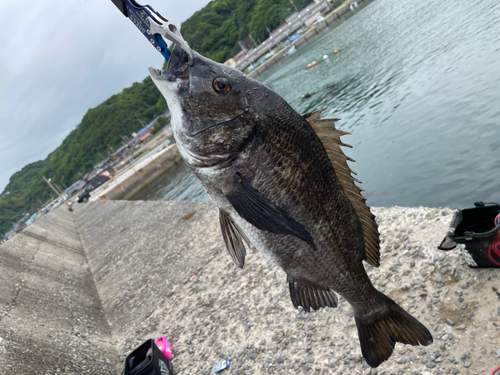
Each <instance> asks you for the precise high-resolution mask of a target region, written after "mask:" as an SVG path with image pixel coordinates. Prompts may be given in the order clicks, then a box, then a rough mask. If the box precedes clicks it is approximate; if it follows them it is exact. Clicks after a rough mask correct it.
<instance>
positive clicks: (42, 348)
mask: <svg viewBox="0 0 500 375" xmlns="http://www.w3.org/2000/svg"><path fill="white" fill-rule="evenodd" d="M73 218H74V215H73V214H72V213H71V212H69V211H68V210H67V209H66V207H65V206H64V205H63V206H61V207H59V208H58V209H56V210H55V211H54V212H53V213H52V212H51V213H50V214H49V215H45V216H44V217H43V218H41V219H40V220H38V221H36V223H34V224H32V225H30V226H29V227H28V228H27V229H25V230H24V231H23V232H21V233H19V234H17V235H16V236H15V237H14V238H12V239H11V240H9V241H7V242H6V243H4V244H3V245H1V246H0V373H1V374H5V375H13V374H23V375H26V374H56V373H61V374H102V375H109V374H113V373H114V374H117V373H118V372H117V370H118V368H119V362H118V357H117V350H116V348H115V346H114V344H113V342H112V338H111V330H110V329H109V325H108V322H107V320H106V318H105V315H104V312H103V310H102V305H101V301H100V299H99V296H98V294H97V290H96V287H95V284H94V278H93V276H92V273H91V272H90V268H89V265H88V263H87V259H86V256H85V252H84V249H83V247H82V244H81V241H80V236H79V234H78V230H77V228H76V226H75V222H74V220H73Z"/></svg>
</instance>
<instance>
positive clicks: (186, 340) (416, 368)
mask: <svg viewBox="0 0 500 375" xmlns="http://www.w3.org/2000/svg"><path fill="white" fill-rule="evenodd" d="M141 203H142V204H146V203H147V202H141ZM156 204H157V203H156ZM168 204H170V205H171V204H172V202H169V203H166V205H168ZM192 205H195V204H194V203H192ZM170 207H171V206H170ZM179 207H183V209H182V210H184V211H182V210H180V211H179V215H184V214H185V212H188V211H190V209H189V207H191V206H187V205H183V206H179ZM193 207H195V206H193ZM191 210H192V208H191ZM181 211H182V212H181ZM373 212H374V214H375V215H376V216H377V221H378V223H379V225H380V233H381V240H382V244H381V266H380V268H373V267H371V266H366V268H367V271H368V274H369V275H370V277H371V279H372V281H373V282H374V284H375V286H376V287H377V288H378V289H379V290H380V291H382V292H384V293H385V294H387V295H388V296H390V297H391V298H393V299H394V300H395V301H396V302H398V303H399V304H400V305H401V306H402V307H403V308H405V309H406V310H407V311H409V312H410V313H411V314H412V315H414V316H415V317H416V318H418V319H419V320H420V321H421V322H422V323H424V324H425V325H426V326H427V327H428V328H429V330H430V331H431V332H432V334H433V336H434V343H433V344H431V345H430V346H427V347H412V346H406V345H402V344H397V345H396V348H395V350H394V353H393V355H392V357H391V358H390V359H389V360H388V361H386V362H384V363H383V364H381V365H380V366H379V367H378V369H371V368H369V367H368V366H367V364H366V363H365V362H364V360H363V358H362V356H361V350H360V347H359V342H358V335H357V330H356V326H355V322H354V319H353V317H352V316H353V314H352V310H351V308H350V306H349V304H347V303H346V301H345V300H343V299H342V298H340V301H339V302H340V303H339V306H338V308H336V309H331V308H328V309H321V310H320V311H318V312H313V313H305V312H303V311H301V310H300V309H299V310H296V309H294V308H293V306H292V303H291V300H290V297H289V291H288V285H287V284H286V277H285V274H284V273H283V272H282V271H281V270H279V269H278V268H277V267H275V266H274V265H271V264H270V263H269V262H267V261H266V260H265V259H264V258H263V257H262V256H261V255H260V254H258V253H257V252H255V251H252V250H250V251H249V254H248V256H247V261H246V265H245V268H244V269H243V270H241V269H239V268H237V267H235V266H234V265H233V263H232V262H231V260H230V257H229V255H228V254H227V252H226V250H225V249H224V248H223V244H222V240H218V241H219V244H220V245H216V247H215V248H214V247H213V246H212V247H211V248H210V249H209V250H208V249H204V248H203V246H202V245H200V246H199V250H197V251H199V256H200V259H201V258H202V259H203V262H201V263H199V264H198V265H197V266H196V267H192V266H190V265H189V264H186V265H185V266H183V267H181V266H178V267H177V269H176V272H177V273H176V274H177V275H180V277H179V278H177V277H176V279H178V281H176V282H175V285H169V287H168V290H169V294H168V298H167V299H166V300H165V301H164V303H163V304H162V306H161V308H157V309H156V310H155V311H153V312H148V314H149V315H147V316H143V317H142V318H141V320H140V322H141V323H140V324H136V325H132V327H130V325H128V324H127V325H128V331H127V332H125V333H123V334H120V335H119V337H116V345H117V346H118V350H119V353H121V359H124V358H125V356H126V354H128V353H129V352H130V351H131V350H133V348H135V347H136V346H138V345H139V344H141V343H142V342H144V341H145V340H146V339H148V338H156V337H158V336H160V335H165V336H166V337H167V339H168V340H169V341H170V342H171V343H172V347H173V350H174V359H173V364H174V367H175V369H176V373H177V374H209V373H213V366H214V365H215V364H216V363H218V362H220V361H221V360H223V359H225V358H229V359H230V360H231V368H230V370H229V372H230V373H234V374H246V375H248V374H288V373H309V374H386V375H389V374H422V375H423V374H489V373H491V371H493V369H495V368H496V367H497V366H499V365H500V326H499V325H500V293H498V292H496V291H495V288H497V287H498V288H499V289H500V286H499V284H500V270H498V269H497V270H495V269H477V268H476V269H474V268H469V267H468V266H467V264H466V263H465V261H464V259H463V257H462V255H461V253H460V252H459V250H452V251H448V252H444V251H439V250H437V245H438V244H439V243H440V241H441V240H442V238H443V237H444V235H445V233H446V231H447V228H448V226H449V222H450V221H451V217H452V215H453V211H452V210H450V209H439V208H423V207H420V208H403V207H392V208H375V209H373ZM199 215H205V216H207V215H209V217H207V218H205V220H211V222H212V223H213V222H215V220H216V216H215V210H213V209H209V210H205V211H204V212H199V213H197V214H191V216H189V215H188V216H189V217H186V218H185V219H184V220H185V221H186V222H189V221H191V220H194V222H193V223H195V224H196V225H200V223H199V222H196V220H200V218H199V217H198V218H197V216H199ZM211 215H214V216H211ZM191 217H193V218H192V219H191ZM181 219H182V218H181ZM172 220H175V221H176V223H177V218H172ZM180 222H181V221H179V223H180ZM212 225H213V227H214V228H215V224H212ZM178 227H182V226H180V225H177V226H176V228H178ZM186 228H187V229H186V230H187V231H189V230H190V229H189V227H186ZM191 229H192V228H191ZM103 230H104V228H103ZM182 230H183V229H180V230H179V232H178V233H180V232H181V231H182ZM209 233H210V234H207V235H206V236H207V237H211V238H212V237H213V236H220V234H219V233H218V230H211V231H210V232H209ZM179 235H181V234H179ZM211 240H213V238H212V239H211ZM186 251H187V250H186ZM190 251H192V250H190ZM178 254H182V251H180V252H179V253H178ZM181 256H182V255H181ZM191 256H192V254H191ZM179 264H182V262H181V263H179ZM91 267H92V265H91ZM193 274H196V277H195V278H193V279H192V276H193ZM97 288H98V290H99V289H100V286H99V283H98V282H97ZM101 298H102V296H101ZM109 303H112V302H109ZM104 309H105V310H106V303H104Z"/></svg>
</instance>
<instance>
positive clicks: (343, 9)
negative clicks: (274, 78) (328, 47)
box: [248, 0, 373, 78]
mask: <svg viewBox="0 0 500 375" xmlns="http://www.w3.org/2000/svg"><path fill="white" fill-rule="evenodd" d="M372 1H373V0H350V1H349V2H346V3H345V4H343V5H342V6H340V7H339V8H338V9H336V10H335V12H333V13H332V14H330V15H329V16H328V17H326V18H325V19H324V21H322V22H320V23H318V24H317V25H316V26H315V27H313V28H312V29H311V30H309V31H307V32H306V33H305V34H304V35H302V36H301V37H300V38H298V39H297V40H295V41H294V42H292V43H290V44H289V45H287V46H286V48H284V49H282V50H281V51H279V52H278V53H276V54H275V55H274V56H273V57H271V58H270V59H269V60H267V61H266V62H264V63H263V64H262V65H260V66H259V67H258V68H256V69H255V70H252V71H251V72H250V73H249V74H248V76H249V77H252V78H257V77H260V76H261V75H262V74H264V73H265V72H266V71H268V70H270V69H271V68H272V67H274V66H275V65H277V64H279V63H280V62H282V61H283V60H284V59H285V58H286V57H287V56H286V53H287V52H288V50H289V49H290V48H292V46H295V48H297V49H299V48H301V47H303V46H304V45H306V44H307V43H309V42H310V41H311V40H313V39H315V37H316V36H318V35H320V34H321V33H323V32H324V31H327V30H330V29H332V28H335V27H336V26H338V25H340V24H341V23H342V22H344V21H345V20H346V15H347V14H348V13H349V12H351V8H350V5H351V4H353V3H357V4H361V5H360V6H365V5H366V4H368V3H370V2H372ZM355 9H357V8H355Z"/></svg>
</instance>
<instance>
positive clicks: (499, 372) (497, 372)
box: [491, 367, 500, 375]
mask: <svg viewBox="0 0 500 375" xmlns="http://www.w3.org/2000/svg"><path fill="white" fill-rule="evenodd" d="M491 375H500V367H498V368H497V369H496V370H493V372H492V373H491Z"/></svg>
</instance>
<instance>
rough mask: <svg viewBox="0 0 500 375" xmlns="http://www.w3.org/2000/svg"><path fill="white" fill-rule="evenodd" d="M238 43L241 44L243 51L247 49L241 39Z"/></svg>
mask: <svg viewBox="0 0 500 375" xmlns="http://www.w3.org/2000/svg"><path fill="white" fill-rule="evenodd" d="M238 44H239V46H240V48H241V50H242V51H244V50H246V49H247V48H246V47H245V45H244V44H243V42H242V41H241V40H238Z"/></svg>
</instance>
